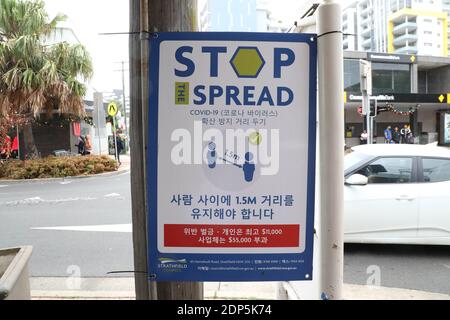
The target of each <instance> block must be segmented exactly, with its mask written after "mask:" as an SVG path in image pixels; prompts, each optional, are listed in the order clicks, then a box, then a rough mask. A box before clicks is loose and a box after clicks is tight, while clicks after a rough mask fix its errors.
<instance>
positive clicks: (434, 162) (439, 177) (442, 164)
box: [422, 159, 450, 182]
mask: <svg viewBox="0 0 450 320" xmlns="http://www.w3.org/2000/svg"><path fill="white" fill-rule="evenodd" d="M422 164H423V181H424V182H442V181H450V160H447V159H423V160H422Z"/></svg>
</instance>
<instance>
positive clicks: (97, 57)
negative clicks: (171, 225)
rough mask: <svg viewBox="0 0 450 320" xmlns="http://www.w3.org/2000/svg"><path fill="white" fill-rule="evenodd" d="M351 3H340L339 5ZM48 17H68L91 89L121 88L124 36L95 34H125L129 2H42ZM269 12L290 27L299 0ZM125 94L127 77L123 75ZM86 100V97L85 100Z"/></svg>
mask: <svg viewBox="0 0 450 320" xmlns="http://www.w3.org/2000/svg"><path fill="white" fill-rule="evenodd" d="M350 1H352V0H342V4H343V6H345V4H346V3H349V2H350ZM45 2H46V4H47V11H48V13H49V14H50V17H53V16H54V15H55V14H57V13H64V14H66V15H67V16H68V17H69V20H68V21H67V23H65V26H67V27H70V28H72V29H73V30H74V32H75V34H76V36H77V37H78V38H79V40H80V42H81V43H82V44H83V45H85V46H86V47H87V48H88V50H89V52H90V54H91V56H92V58H93V62H94V67H95V76H94V78H93V80H92V81H91V86H92V87H93V88H95V89H96V90H98V91H104V92H105V91H112V90H113V89H121V88H122V80H121V73H120V72H116V71H115V70H119V69H120V66H121V65H120V64H119V63H116V62H120V61H123V60H125V61H128V36H126V35H115V36H100V35H99V33H107V32H127V31H128V25H129V23H128V20H129V17H128V15H129V11H128V3H129V0H77V1H74V0H45ZM268 4H269V6H270V10H271V11H272V12H273V14H274V15H275V16H276V17H277V18H278V19H282V20H284V21H286V22H287V24H290V23H291V22H292V24H293V22H294V21H295V20H298V18H299V15H300V13H301V8H302V7H303V6H304V4H305V1H303V0H268ZM127 69H128V68H127ZM126 82H127V85H126V92H127V95H128V92H129V90H128V76H126ZM88 98H90V97H88Z"/></svg>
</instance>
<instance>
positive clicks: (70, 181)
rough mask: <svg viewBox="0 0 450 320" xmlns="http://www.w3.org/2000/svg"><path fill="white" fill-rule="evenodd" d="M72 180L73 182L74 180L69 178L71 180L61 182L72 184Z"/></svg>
mask: <svg viewBox="0 0 450 320" xmlns="http://www.w3.org/2000/svg"><path fill="white" fill-rule="evenodd" d="M72 182H73V181H72V180H69V181H63V182H60V184H71V183H72Z"/></svg>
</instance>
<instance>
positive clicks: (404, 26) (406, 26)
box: [393, 21, 417, 35]
mask: <svg viewBox="0 0 450 320" xmlns="http://www.w3.org/2000/svg"><path fill="white" fill-rule="evenodd" d="M416 29H417V23H416V22H411V21H408V22H406V21H405V22H403V23H400V24H398V25H396V26H395V27H394V30H393V31H394V34H395V35H398V34H404V33H405V32H406V30H408V32H411V31H414V30H416Z"/></svg>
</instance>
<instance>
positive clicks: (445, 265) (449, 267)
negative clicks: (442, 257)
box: [442, 264, 450, 269]
mask: <svg viewBox="0 0 450 320" xmlns="http://www.w3.org/2000/svg"><path fill="white" fill-rule="evenodd" d="M442 265H443V266H444V267H446V268H447V269H450V266H449V265H447V264H442Z"/></svg>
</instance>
